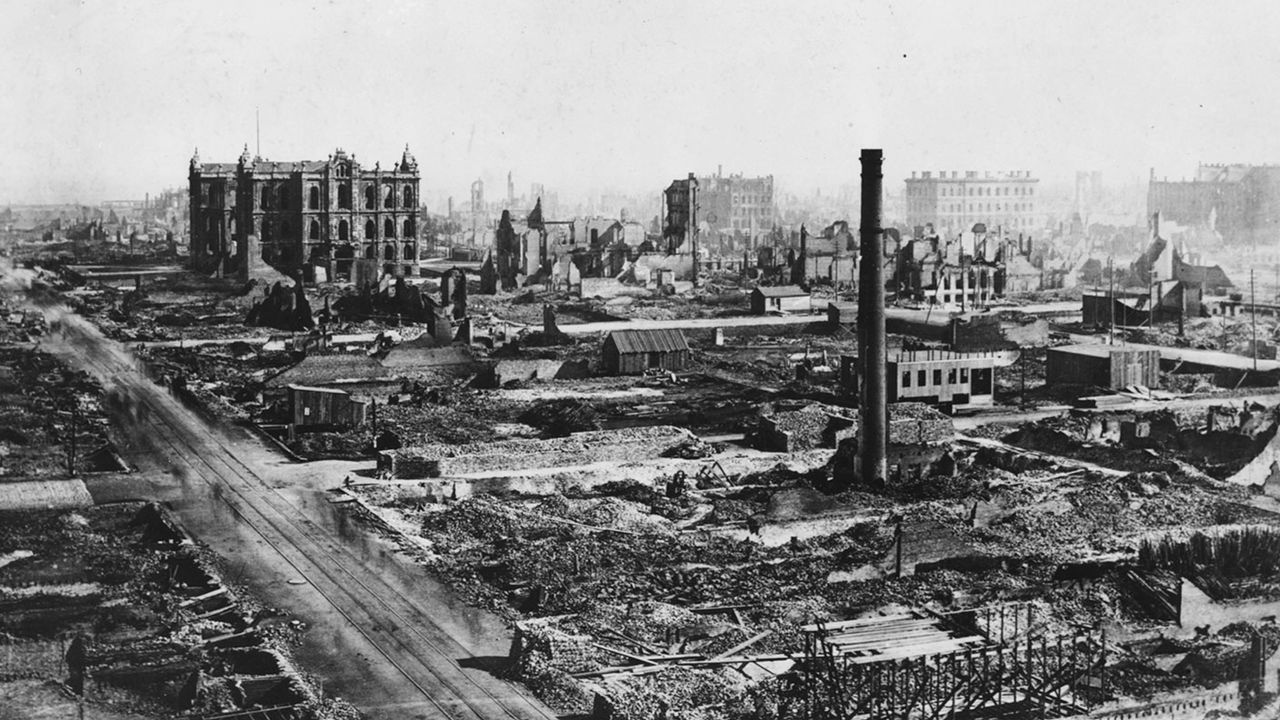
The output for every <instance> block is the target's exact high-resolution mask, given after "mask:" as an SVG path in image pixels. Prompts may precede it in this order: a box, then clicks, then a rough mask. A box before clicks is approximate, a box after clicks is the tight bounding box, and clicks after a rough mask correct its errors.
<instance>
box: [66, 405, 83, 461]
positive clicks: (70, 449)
mask: <svg viewBox="0 0 1280 720" xmlns="http://www.w3.org/2000/svg"><path fill="white" fill-rule="evenodd" d="M79 406H80V402H79V401H78V400H77V399H76V398H75V397H72V398H71V442H70V443H69V445H68V446H67V474H68V475H70V476H71V477H75V476H76V420H77V419H78V417H79V415H80V413H79Z"/></svg>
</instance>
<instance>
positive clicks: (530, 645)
mask: <svg viewBox="0 0 1280 720" xmlns="http://www.w3.org/2000/svg"><path fill="white" fill-rule="evenodd" d="M597 655H598V652H597V650H596V649H595V647H594V646H593V645H592V638H591V636H590V635H571V634H569V633H566V632H564V631H562V630H558V629H556V628H554V627H551V625H550V624H549V623H547V622H546V621H539V620H526V621H523V622H518V623H516V633H515V638H514V639H513V640H512V641H511V663H512V665H513V666H514V667H515V669H516V672H517V673H518V674H519V676H520V677H522V678H532V677H537V676H539V675H541V674H543V673H545V672H546V671H547V670H559V671H561V672H567V673H578V672H590V671H592V670H597V669H599V668H600V662H599V660H598V658H597Z"/></svg>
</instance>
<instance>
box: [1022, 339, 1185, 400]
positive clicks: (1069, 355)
mask: <svg viewBox="0 0 1280 720" xmlns="http://www.w3.org/2000/svg"><path fill="white" fill-rule="evenodd" d="M1045 382H1046V383H1048V384H1049V385H1094V386H1097V387H1102V388H1110V389H1112V390H1121V389H1123V388H1126V387H1128V386H1130V385H1144V386H1146V387H1157V386H1159V384H1160V351H1159V350H1151V349H1146V348H1130V347H1125V346H1115V345H1101V344H1097V345H1065V346H1063V347H1055V348H1049V357H1048V367H1047V368H1046V372H1045Z"/></svg>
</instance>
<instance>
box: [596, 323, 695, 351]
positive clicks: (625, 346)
mask: <svg viewBox="0 0 1280 720" xmlns="http://www.w3.org/2000/svg"><path fill="white" fill-rule="evenodd" d="M609 339H610V340H613V344H614V346H615V347H617V348H618V352H619V353H623V354H626V353H638V352H676V351H680V350H688V349H689V342H688V341H687V340H685V339H684V333H682V332H680V331H679V330H674V329H667V328H660V329H653V330H614V331H613V332H611V333H609Z"/></svg>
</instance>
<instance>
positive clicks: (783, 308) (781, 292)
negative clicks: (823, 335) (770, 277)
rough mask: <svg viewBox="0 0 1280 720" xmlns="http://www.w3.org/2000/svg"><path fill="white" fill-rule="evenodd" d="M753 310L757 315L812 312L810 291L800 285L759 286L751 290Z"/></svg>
mask: <svg viewBox="0 0 1280 720" xmlns="http://www.w3.org/2000/svg"><path fill="white" fill-rule="evenodd" d="M751 312H752V313H753V314H755V315H764V314H765V313H770V312H794V313H808V312H812V306H811V305H810V300H809V291H808V290H805V289H804V288H802V287H800V286H799V285H779V286H777V287H757V288H756V289H755V290H752V291H751Z"/></svg>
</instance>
